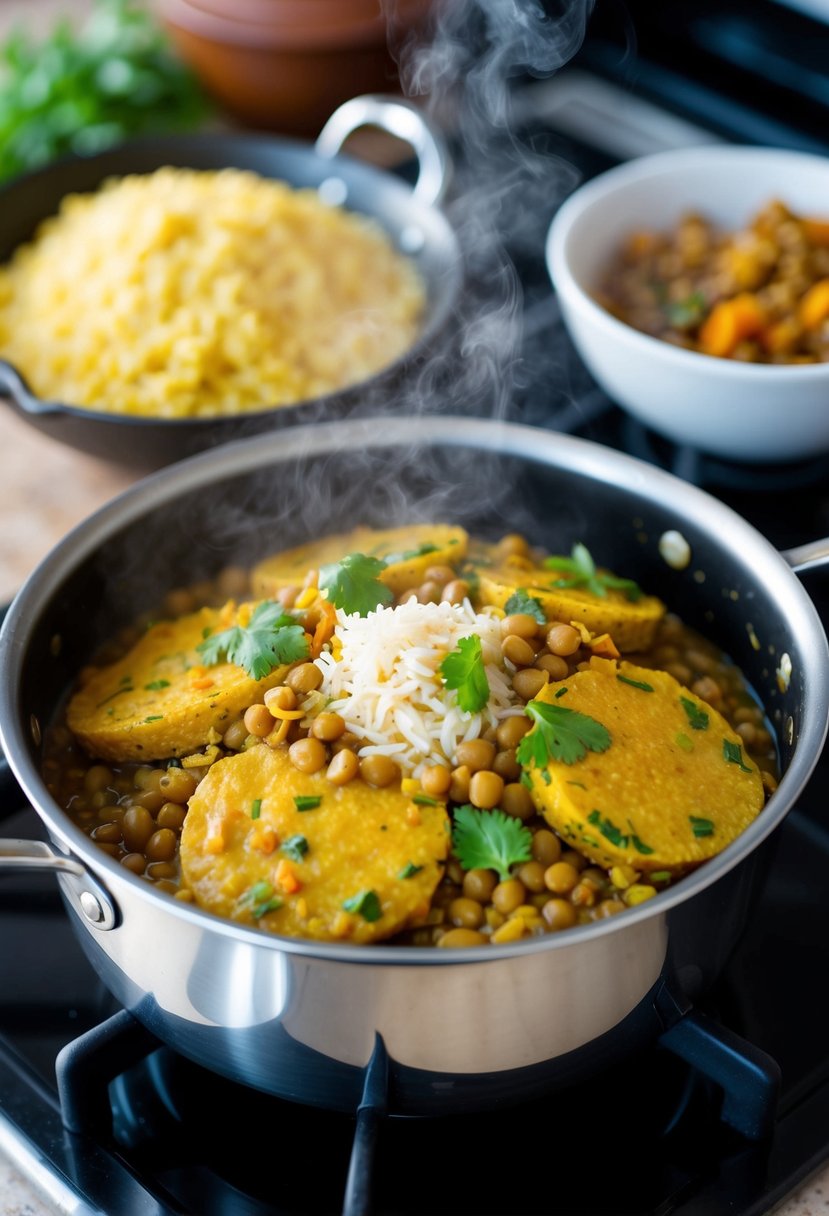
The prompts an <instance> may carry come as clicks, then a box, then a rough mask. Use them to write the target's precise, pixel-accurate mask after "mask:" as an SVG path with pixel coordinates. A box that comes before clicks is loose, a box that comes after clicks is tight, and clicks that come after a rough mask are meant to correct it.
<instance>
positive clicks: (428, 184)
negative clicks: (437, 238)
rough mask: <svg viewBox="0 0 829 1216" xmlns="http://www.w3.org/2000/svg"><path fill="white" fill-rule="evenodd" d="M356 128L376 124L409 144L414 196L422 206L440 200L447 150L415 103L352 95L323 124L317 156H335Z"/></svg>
mask: <svg viewBox="0 0 829 1216" xmlns="http://www.w3.org/2000/svg"><path fill="white" fill-rule="evenodd" d="M360 127H379V128H380V129H381V130H382V131H388V133H389V134H390V135H396V136H397V138H398V139H402V140H404V141H405V143H407V144H410V145H411V146H412V148H413V149H414V152H415V155H416V156H417V160H418V174H417V181H416V182H415V184H414V188H413V194H414V197H415V198H416V199H417V200H418V202H420V203H423V205H424V206H426V207H431V206H434V205H435V204H436V203H439V202H440V200H441V199H442V198H443V196H444V194H445V193H446V188H447V186H448V184H449V175H450V172H451V161H450V157H449V149H448V147H447V144H446V141H445V139H444V137H443V135H442V134H441V133H440V131H439V130H438V129H437V128H436V127H435V126H434V125H433V124H432V123H431V122H430V121H429V119H428V118H426V116H425V115H424V113H423V111H422V110H421V109H420V108H419V107H418V106H415V105H413V104H412V102H410V101H404V100H403V99H401V98H399V97H385V96H383V95H381V94H366V95H365V96H363V97H352V98H351V99H350V100H349V101H346V102H344V103H343V104H342V105H341V106H340V107H339V108H338V109H336V110H335V111H334V113H333V114H332V115H331V117H330V118H329V119H328V121H327V122H326V123H325V125H324V127H323V128H322V130H321V131H320V133H319V136H318V137H317V142H316V144H315V145H314V149H315V151H316V152H317V153H318V154H319V155H320V156H325V157H332V156H336V155H337V153H338V152H339V151H340V149H341V148H342V146H343V144H344V143H345V141H346V140H347V139H348V137H349V135H351V134H353V132H354V131H357V130H359V128H360Z"/></svg>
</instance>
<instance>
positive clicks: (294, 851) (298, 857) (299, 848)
mask: <svg viewBox="0 0 829 1216" xmlns="http://www.w3.org/2000/svg"><path fill="white" fill-rule="evenodd" d="M279 847H280V849H281V851H282V852H283V853H284V854H285V856H286V857H290V858H291V860H292V861H302V859H303V857H304V856H305V854H306V853H307V852H308V841H307V839H306V837H305V836H302V835H300V833H297V834H296V835H295V836H289V837H288V839H287V840H283V841H282V844H281V845H280V846H279Z"/></svg>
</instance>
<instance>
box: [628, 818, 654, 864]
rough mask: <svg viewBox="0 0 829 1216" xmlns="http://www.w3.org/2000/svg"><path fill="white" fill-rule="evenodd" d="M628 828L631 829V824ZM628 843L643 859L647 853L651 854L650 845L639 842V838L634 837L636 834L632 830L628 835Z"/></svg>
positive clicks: (642, 841)
mask: <svg viewBox="0 0 829 1216" xmlns="http://www.w3.org/2000/svg"><path fill="white" fill-rule="evenodd" d="M628 823H630V820H628ZM630 826H631V829H632V828H633V824H632V823H631V824H630ZM630 843H631V844H632V845H633V847H634V849H636V852H637V853H641V854H642V856H643V857H644V856H647V854H648V853H652V852H653V849H652V848H651V847H650V845H648V844H645V842H644V840H640V839H639V837H638V836H637V835H636V833H635V832H634V831H633V830H631V833H630Z"/></svg>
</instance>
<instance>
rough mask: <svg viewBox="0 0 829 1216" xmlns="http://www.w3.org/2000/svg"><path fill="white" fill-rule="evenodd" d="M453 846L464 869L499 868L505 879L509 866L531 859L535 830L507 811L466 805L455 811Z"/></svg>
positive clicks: (500, 874) (499, 872) (501, 877)
mask: <svg viewBox="0 0 829 1216" xmlns="http://www.w3.org/2000/svg"><path fill="white" fill-rule="evenodd" d="M452 847H453V849H454V850H455V855H456V857H457V858H458V861H459V862H460V863H461V866H462V867H463V869H464V870H496V871H497V872H498V875H499V877H500V879H501V881H502V882H503V881H504V880H506V879H507V878H509V872H510V866H513V865H517V864H518V863H519V862H522V861H529V860H530V857H531V856H532V832H531V831H530V829H529V828H525V827H524V825H523V823H522V822H521V820H520V819H516V818H515V816H514V815H507V813H506V812H505V811H500V810H494V811H480V810H477V809H476V808H475V807H474V806H469V805H468V804H467V805H466V806H459V807H458V808H457V809H456V810H455V826H454V829H453V831H452Z"/></svg>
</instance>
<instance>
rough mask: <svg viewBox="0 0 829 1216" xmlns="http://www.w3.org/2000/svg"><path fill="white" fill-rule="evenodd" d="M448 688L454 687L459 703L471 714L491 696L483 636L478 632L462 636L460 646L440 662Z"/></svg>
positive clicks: (478, 710)
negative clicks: (481, 637)
mask: <svg viewBox="0 0 829 1216" xmlns="http://www.w3.org/2000/svg"><path fill="white" fill-rule="evenodd" d="M439 670H440V674H441V677H442V678H443V682H444V684H445V685H446V687H447V688H451V689H455V690H456V691H457V694H458V705H459V706H460V708H461V709H462V710H464V711H465V712H467V713H470V714H477V713H479V712H480V711H481V710H482V709H483V707H484V706H485V705H486V703H487V701H488V700H489V680H488V679H487V676H486V668H485V667H484V656H483V649H482V646H481V639H480V638H479V637H478V635H477V633H471V634H470V635H469V637H466V638H460V639H459V641H458V645H457V647H456V648H455V649H454V650H453V651H451V653H450V654H448V655H447V656H446V658H445V659H444V660H443V662H442V663H441V665H440V668H439Z"/></svg>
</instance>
